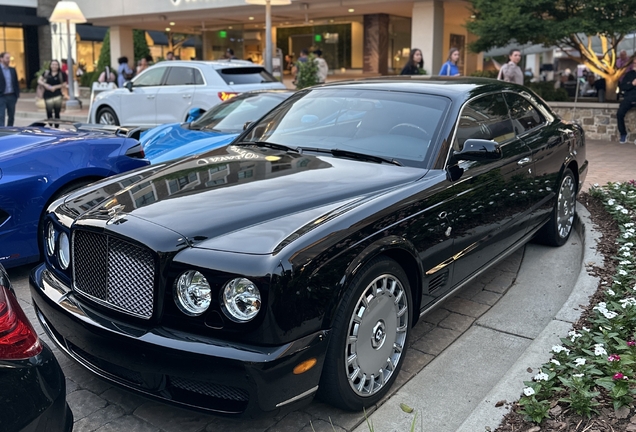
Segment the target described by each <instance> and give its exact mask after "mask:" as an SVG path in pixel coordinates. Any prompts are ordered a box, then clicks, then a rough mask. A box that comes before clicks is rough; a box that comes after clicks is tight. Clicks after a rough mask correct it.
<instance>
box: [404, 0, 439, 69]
mask: <svg viewBox="0 0 636 432" xmlns="http://www.w3.org/2000/svg"><path fill="white" fill-rule="evenodd" d="M411 22H412V24H411V48H419V49H420V50H421V51H422V57H423V58H424V69H426V72H427V73H428V74H429V75H437V73H438V72H439V70H440V68H441V67H442V64H443V63H444V62H443V59H444V52H443V51H444V2H442V1H441V0H426V1H416V2H415V3H413V18H412V21H411Z"/></svg>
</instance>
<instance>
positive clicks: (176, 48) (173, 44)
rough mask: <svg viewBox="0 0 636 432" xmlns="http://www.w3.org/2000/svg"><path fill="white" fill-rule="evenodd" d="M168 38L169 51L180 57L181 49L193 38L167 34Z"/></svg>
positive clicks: (187, 35) (171, 33)
mask: <svg viewBox="0 0 636 432" xmlns="http://www.w3.org/2000/svg"><path fill="white" fill-rule="evenodd" d="M166 37H167V38H168V51H170V52H172V53H173V54H174V55H180V54H181V47H182V46H183V44H184V43H186V42H187V41H189V40H190V39H191V38H192V35H190V34H185V33H173V32H166Z"/></svg>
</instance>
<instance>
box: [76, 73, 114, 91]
mask: <svg viewBox="0 0 636 432" xmlns="http://www.w3.org/2000/svg"><path fill="white" fill-rule="evenodd" d="M113 73H114V72H113ZM100 74H101V72H100V71H98V70H97V69H95V70H94V71H92V72H84V74H83V75H82V76H81V77H80V79H79V82H80V86H81V87H90V86H92V85H93V83H94V82H95V81H97V79H98V78H99V75H100Z"/></svg>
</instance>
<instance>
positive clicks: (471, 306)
mask: <svg viewBox="0 0 636 432" xmlns="http://www.w3.org/2000/svg"><path fill="white" fill-rule="evenodd" d="M18 118H20V119H22V120H28V118H27V117H26V116H25V117H18ZM587 157H588V160H589V161H590V170H589V174H588V179H587V182H586V185H585V189H587V188H588V187H589V186H590V185H591V184H593V183H599V184H602V183H605V182H607V181H625V180H630V179H632V178H634V177H635V174H634V173H635V172H636V171H635V170H634V168H633V167H634V165H635V164H636V145H634V144H633V143H631V144H625V145H619V144H618V143H608V142H602V141H588V145H587ZM580 234H582V233H580ZM580 242H581V239H578V240H577V239H576V237H573V239H572V240H571V241H570V242H568V243H569V244H568V246H567V247H568V248H570V252H569V253H568V254H569V255H570V256H576V254H577V252H576V250H577V249H576V248H575V246H576V244H577V243H580ZM589 246H590V245H588V247H589ZM559 250H560V249H559ZM555 251H556V249H552V248H542V247H540V246H537V245H529V246H526V247H525V248H523V249H521V250H519V251H517V252H516V253H514V254H513V255H511V256H510V257H509V258H507V259H506V260H504V261H502V262H501V263H500V264H499V265H497V266H496V267H494V268H493V269H491V270H489V271H488V272H486V273H485V274H484V275H482V276H481V277H480V278H478V279H477V280H476V281H474V282H473V283H471V284H470V285H469V286H467V287H466V288H465V289H463V290H462V291H461V292H460V293H459V294H458V295H457V296H455V297H453V298H451V299H449V300H448V301H446V302H445V303H444V304H442V305H440V306H439V307H438V308H437V309H435V310H434V311H433V312H431V313H429V314H428V315H426V316H424V317H423V318H422V319H421V320H420V322H419V323H418V325H417V326H416V327H415V328H414V329H413V334H412V338H411V343H410V349H409V352H408V355H407V356H406V358H405V364H404V367H403V369H402V371H401V372H400V374H399V376H398V379H397V382H396V385H395V386H394V387H393V388H392V393H391V395H389V397H387V398H385V399H384V400H383V401H382V402H381V403H380V404H378V406H376V407H372V408H371V409H369V410H367V414H366V415H367V416H368V418H369V419H371V420H372V421H373V422H374V424H375V425H376V426H375V430H376V431H379V432H380V431H381V432H384V431H393V430H400V431H402V430H405V431H406V430H408V425H409V424H410V423H409V422H410V421H411V418H412V417H408V416H406V414H405V413H403V412H401V411H400V410H399V408H396V404H398V403H399V402H402V401H404V402H407V401H408V403H411V404H412V406H414V407H418V409H419V408H420V406H418V405H417V404H418V402H417V401H418V400H422V401H426V400H430V401H432V402H435V401H445V402H444V403H446V404H448V405H449V406H447V407H446V409H445V411H443V412H441V413H439V412H430V411H428V412H427V421H428V422H430V425H431V427H433V426H432V425H434V424H435V425H438V426H435V427H434V428H430V429H429V428H428V427H427V428H424V429H423V430H426V431H435V432H441V431H444V430H448V431H452V430H456V428H457V426H458V425H459V424H460V423H458V421H457V420H458V418H459V417H458V416H457V411H456V410H455V409H453V407H454V406H459V405H460V404H461V403H464V402H465V401H464V400H462V399H471V398H472V399H471V400H470V401H468V402H469V405H466V406H467V407H468V408H470V409H468V408H466V409H467V413H468V414H469V420H470V418H471V415H472V416H473V417H474V416H475V414H474V412H475V411H473V414H470V412H471V410H472V408H471V407H473V408H474V407H475V406H478V407H479V406H482V405H486V407H485V408H489V407H490V405H492V403H494V402H492V403H490V400H492V401H496V400H499V399H496V397H497V395H499V394H501V393H502V392H503V393H504V394H505V393H506V392H507V394H510V392H511V391H512V392H513V395H514V394H516V395H518V394H519V392H520V390H521V385H522V383H521V382H520V381H516V380H515V379H514V378H513V379H510V380H509V383H511V385H512V387H511V388H508V389H505V391H504V390H502V389H500V387H501V385H500V384H497V385H496V386H494V387H493V388H492V390H491V394H492V395H494V396H492V397H491V399H488V397H489V395H486V394H485V393H483V392H484V391H486V392H487V391H488V388H480V389H478V390H479V391H476V390H475V389H472V388H471V387H470V384H471V383H472V381H473V380H472V378H471V380H466V381H457V376H452V375H453V372H452V369H451V368H450V367H446V366H447V364H448V365H450V364H451V363H446V360H447V359H451V360H452V359H461V358H462V357H466V358H465V360H466V361H467V362H468V365H469V366H470V367H469V368H465V367H464V369H466V370H467V372H468V373H467V375H466V376H467V377H474V376H477V377H479V375H480V374H481V375H485V374H484V373H482V369H484V367H485V366H487V365H485V364H470V360H471V359H470V358H469V357H468V356H467V355H466V352H468V350H469V349H471V347H472V349H476V348H479V347H481V348H482V349H483V348H486V349H488V348H492V353H491V355H492V360H493V361H489V363H492V365H497V362H496V361H494V360H496V357H497V354H498V353H497V350H496V348H497V347H499V349H500V350H502V351H503V350H507V351H511V352H514V351H517V352H521V351H523V350H524V349H526V348H527V347H528V346H529V345H530V341H531V339H533V338H534V339H541V337H542V336H541V335H542V333H541V332H539V330H540V328H539V327H541V326H546V330H547V331H548V332H549V333H550V332H551V334H552V336H554V333H555V331H556V330H554V329H553V328H552V327H551V326H552V325H553V323H554V321H549V320H548V321H546V322H542V323H539V327H537V328H535V327H533V330H531V331H530V330H529V328H526V329H524V328H521V327H519V326H518V322H517V324H516V325H517V327H519V328H516V330H515V331H517V332H518V333H520V334H521V336H515V337H514V338H513V337H511V338H508V340H507V341H506V339H505V338H504V339H499V342H498V343H499V345H497V347H495V346H494V343H495V339H491V336H492V330H493V329H494V330H498V331H499V332H500V333H504V332H501V330H504V331H505V330H506V329H507V328H508V327H510V326H512V325H513V324H514V321H508V322H505V321H500V320H492V319H491V317H493V316H503V315H495V313H499V312H498V310H502V311H503V312H505V311H506V310H509V309H507V307H508V308H509V307H510V305H511V304H518V303H519V301H520V300H519V299H520V298H523V299H526V300H527V299H528V297H519V296H522V295H523V294H524V293H525V294H526V296H534V295H535V294H536V293H535V292H534V291H532V290H530V291H529V290H524V289H521V288H520V287H522V284H521V281H523V280H526V283H527V281H528V278H529V277H530V278H531V277H532V275H533V274H536V273H535V272H534V271H532V270H530V271H529V270H528V268H527V267H525V266H527V265H532V264H535V265H536V263H537V262H539V261H540V260H542V259H543V260H545V259H546V257H548V258H547V259H548V260H550V259H553V258H555V257H558V256H563V255H565V254H564V253H556V252H555ZM583 259H584V258H583ZM581 260H582V258H581V257H580V256H579V258H578V259H575V260H574V261H575V262H573V263H569V264H568V263H565V264H564V268H566V269H567V268H568V267H567V266H568V265H572V266H573V269H576V268H578V267H580V265H581ZM584 262H587V260H585V261H584ZM544 266H546V264H544ZM524 268H525V270H524ZM29 270H30V268H29V266H24V267H19V268H15V269H11V270H9V275H10V277H11V280H12V282H13V283H14V285H15V289H16V292H17V294H18V298H19V301H20V303H21V305H22V307H23V308H24V309H25V311H26V312H27V315H28V316H29V319H30V320H31V321H32V322H33V323H34V324H35V326H36V328H37V330H38V333H39V334H40V335H41V336H42V338H43V339H44V340H45V341H46V342H47V343H48V344H49V346H51V347H52V348H53V349H54V352H55V354H56V357H57V358H58V360H59V361H60V364H61V365H62V368H63V369H64V372H65V374H66V377H67V400H68V402H69V405H70V406H71V409H72V410H73V413H74V416H75V428H74V430H75V431H76V432H78V431H99V432H107V431H109V432H110V431H113V432H114V431H117V432H119V431H121V432H124V431H126V432H128V431H140V432H145V431H165V432H170V431H175V432H177V431H178V432H189V431H192V432H199V431H206V432H216V431H234V430H240V431H254V432H256V431H264V432H274V431H290V432H291V431H294V432H296V431H302V432H310V431H316V432H318V431H337V432H341V431H354V430H355V431H357V432H362V431H367V430H368V426H367V425H366V419H365V415H364V414H363V413H350V412H344V411H341V410H338V409H335V408H332V407H330V406H329V405H326V404H324V403H322V402H318V401H314V402H313V403H312V404H310V405H309V406H307V407H306V408H304V409H302V410H299V411H296V412H293V413H290V414H288V415H286V416H284V417H275V418H265V419H260V420H234V419H227V418H221V417H214V416H208V415H203V414H199V413H196V412H191V411H186V410H182V409H178V408H174V407H172V406H169V405H165V404H162V403H158V402H154V401H150V400H147V399H145V398H143V397H140V396H137V395H135V394H132V393H129V392H127V391H125V390H121V389H119V388H116V387H113V386H111V385H110V384H108V383H106V382H104V381H101V380H100V379H98V378H96V377H95V376H93V375H92V374H90V373H89V372H87V371H85V370H84V369H83V368H81V367H80V366H79V365H77V364H76V363H74V362H73V361H72V360H70V359H68V358H67V357H65V356H64V355H63V354H61V353H60V352H59V350H57V349H55V348H54V346H53V344H52V343H51V342H50V341H49V340H48V338H47V337H46V335H45V334H44V332H43V330H42V329H41V328H40V326H39V324H37V319H36V318H35V315H34V311H33V307H32V306H31V300H30V296H29V289H28V272H29ZM528 274H529V275H530V276H528ZM549 278H551V279H553V280H554V279H555V278H554V275H552V276H550V277H549ZM556 279H557V280H559V278H556ZM530 281H532V279H530ZM564 285H567V284H564ZM555 288H558V287H555ZM563 288H564V289H565V290H566V291H564V292H563V293H557V294H558V295H561V296H562V298H567V294H568V293H569V290H570V289H572V287H571V286H564V287H563ZM535 297H537V298H540V296H538V295H536V296H535ZM579 300H580V301H581V302H584V301H585V299H584V298H583V299H580V298H579V299H575V300H571V301H574V304H573V305H574V307H575V306H576V305H577V304H580V303H577V301H579ZM561 301H562V300H561ZM570 306H572V305H570ZM533 309H535V307H534V306H528V307H527V308H526V309H525V310H527V311H532V310H533ZM522 311H523V310H522ZM548 315H554V311H550V314H548ZM508 316H509V317H510V316H513V317H514V314H512V315H510V314H509V315H508ZM544 319H545V317H544ZM489 320H490V321H489ZM570 320H571V319H570ZM561 321H562V322H569V321H568V319H565V318H564V319H562V320H561ZM557 327H558V325H557ZM558 330H562V329H561V328H559V329H558ZM528 331H529V332H530V333H529V334H523V333H524V332H528ZM479 333H481V335H479ZM476 334H477V336H479V337H476V336H475V335H476ZM491 341H492V342H493V346H492V347H488V346H487V345H488V343H489V342H491ZM475 345H478V346H477V347H475ZM545 354H546V353H545V352H542V353H535V355H537V356H538V357H537V359H538V358H540V357H541V355H545ZM517 355H518V353H517ZM436 359H437V361H436ZM537 362H538V363H533V364H536V366H539V364H540V363H541V362H540V361H539V360H537ZM458 364H459V366H461V363H458ZM501 368H502V369H501V370H499V371H497V370H494V369H490V371H491V372H490V374H492V375H494V376H493V377H491V379H496V378H498V377H501V376H502V375H504V374H506V373H507V372H506V371H509V370H513V369H515V368H517V369H519V365H518V364H517V363H514V362H513V364H501ZM446 374H450V375H446ZM451 383H453V384H452V385H451ZM480 385H482V386H483V382H482V383H481V384H480ZM420 390H421V392H420ZM431 390H432V391H431ZM427 392H428V394H427ZM453 392H455V393H453ZM482 393H483V394H482ZM391 396H393V398H391ZM444 396H447V398H444ZM407 397H408V398H410V399H407ZM448 397H450V399H448ZM402 398H404V399H402ZM426 398H429V399H426ZM482 398H483V399H482ZM513 399H514V396H513V397H512V398H510V397H509V399H508V400H513ZM387 401H388V403H387ZM449 408H450V409H449ZM485 415H486V416H488V415H490V414H489V413H486V414H485ZM497 415H498V414H495V418H496V416H497ZM435 416H437V417H435ZM453 417H456V418H455V419H453ZM449 418H450V419H451V420H453V421H454V423H453V421H451V422H450V423H449V422H448V419H449ZM461 419H462V420H463V417H462V418H461ZM475 421H476V422H477V423H475V424H479V425H481V424H483V423H480V422H481V421H482V417H478V418H477V419H476V420H475ZM332 425H333V426H332ZM397 426H399V428H397V429H396V427H397ZM448 427H450V429H449V428H448ZM464 427H465V426H464ZM416 430H419V429H416ZM465 430H466V431H467V432H470V431H471V429H470V428H468V429H465ZM472 430H475V429H472ZM479 430H483V429H481V428H480V429H479Z"/></svg>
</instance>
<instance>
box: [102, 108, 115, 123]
mask: <svg viewBox="0 0 636 432" xmlns="http://www.w3.org/2000/svg"><path fill="white" fill-rule="evenodd" d="M99 124H105V125H114V124H115V117H113V114H112V113H111V112H110V111H104V112H103V113H101V114H100V115H99Z"/></svg>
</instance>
